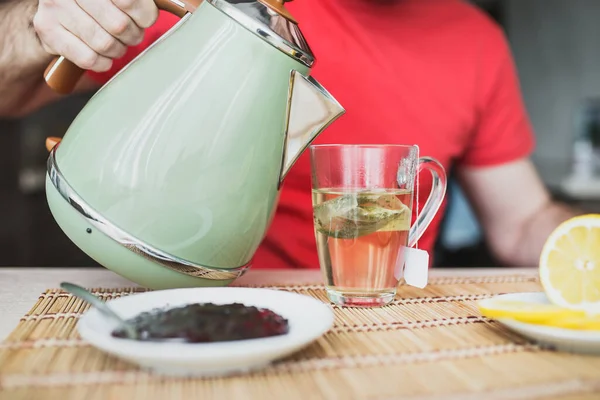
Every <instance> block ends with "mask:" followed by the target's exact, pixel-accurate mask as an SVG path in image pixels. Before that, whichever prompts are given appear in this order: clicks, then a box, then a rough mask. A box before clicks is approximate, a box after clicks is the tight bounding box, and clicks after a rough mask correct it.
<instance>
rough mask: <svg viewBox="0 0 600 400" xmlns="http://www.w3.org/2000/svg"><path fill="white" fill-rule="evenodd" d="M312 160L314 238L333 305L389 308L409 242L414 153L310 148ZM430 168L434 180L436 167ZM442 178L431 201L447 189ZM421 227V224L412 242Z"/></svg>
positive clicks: (407, 149) (401, 148)
mask: <svg viewBox="0 0 600 400" xmlns="http://www.w3.org/2000/svg"><path fill="white" fill-rule="evenodd" d="M311 156H312V158H311V160H312V166H313V190H312V201H313V218H314V230H315V238H316V242H317V251H318V255H319V263H320V265H321V270H322V272H323V274H324V278H325V284H326V287H327V293H328V296H329V298H330V300H331V301H332V302H334V303H336V304H344V305H358V306H371V305H384V304H387V303H389V302H390V301H391V300H393V298H394V296H395V294H396V287H397V285H398V281H399V276H400V272H401V268H402V266H403V260H404V257H403V254H404V250H405V249H406V247H407V246H408V245H409V242H410V241H411V239H410V235H411V212H412V202H413V181H414V176H415V175H416V170H417V166H418V164H419V163H418V160H417V157H416V149H411V148H410V147H409V146H313V147H312V148H311ZM435 167H436V170H435V175H436V176H437V175H439V172H440V170H439V167H441V165H439V164H436V165H435ZM441 173H442V178H439V179H437V181H436V180H434V188H433V190H432V193H433V192H434V191H435V194H437V195H438V196H436V197H435V198H434V200H436V201H438V199H437V197H439V191H440V190H442V191H445V175H443V169H442V170H441ZM442 182H443V185H442V184H441V183H442ZM326 184H330V185H327V186H325V185H326ZM442 198H443V193H442ZM439 202H440V203H441V200H439ZM429 203H430V204H429V208H430V209H431V207H432V206H434V204H433V203H431V202H429ZM437 207H439V204H438V205H437ZM437 207H435V208H436V210H437ZM424 211H425V212H426V213H427V214H431V211H429V212H428V211H427V209H426V210H424ZM433 214H435V212H433ZM425 217H426V219H427V218H429V217H428V215H425ZM430 220H431V219H430V218H429V221H430ZM424 222H426V224H428V223H429V222H427V221H424ZM421 228H422V229H421ZM424 229H425V227H419V230H420V233H419V232H414V233H413V237H414V234H415V233H418V234H419V236H420V234H421V233H422V232H423V231H424ZM413 241H414V239H413Z"/></svg>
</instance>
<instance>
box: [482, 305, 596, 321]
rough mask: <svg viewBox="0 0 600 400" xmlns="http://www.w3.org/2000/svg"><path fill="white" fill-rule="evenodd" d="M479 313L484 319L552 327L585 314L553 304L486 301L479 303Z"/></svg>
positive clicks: (580, 317) (577, 318) (578, 318)
mask: <svg viewBox="0 0 600 400" xmlns="http://www.w3.org/2000/svg"><path fill="white" fill-rule="evenodd" d="M479 311H480V312H481V314H482V315H483V316H485V317H488V318H492V319H498V318H510V319H514V320H517V321H521V322H527V323H532V324H545V325H553V323H552V321H557V320H573V321H575V320H580V319H582V318H585V312H583V311H578V310H571V309H568V308H563V307H559V306H556V305H554V304H541V303H531V302H526V301H517V300H501V299H488V300H485V301H482V302H480V303H479Z"/></svg>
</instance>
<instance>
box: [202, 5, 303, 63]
mask: <svg viewBox="0 0 600 400" xmlns="http://www.w3.org/2000/svg"><path fill="white" fill-rule="evenodd" d="M207 1H208V2H209V3H210V4H212V5H213V6H215V7H216V8H217V9H219V10H220V11H222V12H224V13H225V14H227V15H228V16H229V17H231V18H233V19H234V20H235V21H237V22H238V23H239V24H240V25H242V26H243V27H245V28H246V29H248V30H249V31H251V32H252V33H254V34H255V35H256V36H258V37H260V38H261V39H263V40H265V41H266V42H268V43H269V44H271V45H272V46H274V47H276V48H277V49H279V50H281V51H282V52H284V53H285V54H287V55H288V56H290V57H292V58H294V59H295V60H297V61H298V62H300V63H302V64H304V65H305V66H307V67H309V68H310V67H312V65H313V63H314V61H315V56H314V55H313V53H312V51H311V50H310V47H309V46H308V43H306V39H305V38H304V35H302V32H301V31H300V28H299V27H298V22H297V21H296V19H295V18H294V17H293V16H292V15H291V14H290V12H289V11H288V10H287V9H286V8H285V6H284V3H286V2H288V1H292V0H207Z"/></svg>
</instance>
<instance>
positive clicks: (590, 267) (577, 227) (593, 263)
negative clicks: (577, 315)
mask: <svg viewBox="0 0 600 400" xmlns="http://www.w3.org/2000/svg"><path fill="white" fill-rule="evenodd" d="M539 273H540V280H541V283H542V286H543V288H544V291H545V292H546V296H547V297H548V299H549V300H550V301H551V302H552V303H553V304H555V305H558V306H561V307H566V308H570V309H573V310H583V311H586V312H587V313H589V314H600V215H598V214H591V215H583V216H579V217H574V218H571V219H569V220H567V221H565V222H563V223H562V224H560V225H559V226H558V227H557V228H556V229H555V230H554V232H552V233H551V234H550V236H549V237H548V239H547V240H546V243H545V244H544V248H543V250H542V254H541V256H540V265H539Z"/></svg>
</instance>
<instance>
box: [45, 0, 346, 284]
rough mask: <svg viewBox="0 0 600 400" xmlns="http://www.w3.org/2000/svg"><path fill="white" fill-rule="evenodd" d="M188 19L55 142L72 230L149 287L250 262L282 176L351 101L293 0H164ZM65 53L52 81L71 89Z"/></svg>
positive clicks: (62, 212) (51, 162)
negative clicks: (322, 66) (339, 90)
mask: <svg viewBox="0 0 600 400" xmlns="http://www.w3.org/2000/svg"><path fill="white" fill-rule="evenodd" d="M157 4H158V6H159V8H161V9H163V10H167V11H170V12H172V13H174V14H176V15H178V16H180V17H182V18H181V20H180V22H178V23H177V24H176V25H175V26H174V27H173V28H172V29H171V30H169V32H167V33H166V34H165V35H163V37H161V38H160V39H159V40H158V41H157V42H155V43H154V44H153V45H152V46H151V47H150V48H148V49H147V50H146V51H144V52H143V53H142V54H141V55H140V56H138V57H137V58H136V59H135V60H133V61H132V62H131V63H130V64H129V65H127V67H125V68H124V69H123V70H122V71H120V72H119V73H118V74H117V75H115V76H114V77H113V78H112V79H111V80H110V81H109V82H108V83H107V84H106V85H104V86H103V87H102V88H101V89H100V90H99V91H98V92H97V93H95V94H94V96H93V97H92V98H91V99H90V100H89V102H88V103H87V104H86V105H85V107H84V108H83V109H82V110H81V112H80V113H79V114H78V115H77V117H76V118H75V120H74V121H73V123H72V124H71V126H70V127H69V129H68V130H67V132H66V134H65V135H64V137H63V138H62V140H60V142H59V143H58V144H56V145H54V146H52V147H51V149H50V154H49V157H48V162H47V168H48V171H47V180H46V195H47V199H48V204H49V207H50V210H51V212H52V215H53V217H54V219H55V220H56V222H57V223H58V225H59V226H60V227H61V229H62V230H63V231H64V233H65V234H66V235H67V236H68V237H69V238H70V240H71V241H73V242H74V243H75V244H76V245H77V246H78V247H79V248H80V249H81V250H82V251H84V252H85V253H87V254H88V255H89V256H90V257H91V258H93V259H94V260H96V261H97V262H98V263H99V264H101V265H103V266H104V267H106V268H108V269H110V270H112V271H114V272H115V273H117V274H119V275H122V276H123V277H125V278H127V279H129V280H131V281H133V282H136V283H138V284H140V285H142V286H145V287H148V288H152V289H165V288H177V287H193V286H224V285H228V284H230V283H231V282H233V281H234V280H235V279H236V278H238V277H239V276H241V275H242V274H243V273H244V272H245V271H247V270H248V268H250V266H251V262H252V258H253V255H254V254H255V252H256V250H257V248H258V246H259V245H260V243H261V241H262V239H263V237H264V235H265V233H266V231H267V229H268V227H269V225H270V223H271V220H272V218H273V215H274V212H275V209H276V207H277V200H278V194H279V191H280V189H281V185H282V181H283V179H284V178H285V176H286V174H287V172H288V171H289V169H290V168H291V167H292V166H293V165H294V163H295V161H296V160H297V159H298V157H299V155H300V154H301V153H302V152H303V151H304V150H305V149H306V148H307V147H308V145H309V144H310V143H311V142H312V141H313V140H314V139H315V137H316V136H317V135H319V134H320V133H321V132H322V131H323V130H324V129H325V128H326V127H327V126H328V125H329V124H331V123H332V122H333V121H334V120H336V119H337V118H338V117H339V116H341V115H342V114H343V113H344V109H343V108H342V106H341V105H340V104H339V103H338V102H337V101H336V100H335V99H334V98H333V97H332V96H331V94H329V93H328V92H327V90H325V88H323V87H322V86H321V85H320V84H319V83H318V82H317V81H316V80H315V79H313V78H312V77H311V76H310V75H309V73H310V69H311V66H312V65H313V63H314V59H315V58H314V55H313V54H312V52H311V50H310V48H309V46H308V44H307V43H306V40H305V39H304V37H303V35H302V33H301V31H300V29H299V27H298V24H297V22H296V21H295V20H294V18H293V16H291V15H290V13H289V12H288V11H287V10H286V9H285V7H284V5H283V0H257V1H254V0H204V1H202V0H195V3H193V2H191V1H189V0H161V1H160V2H158V1H157ZM82 73H83V71H82V70H80V69H79V68H78V67H77V66H75V65H74V64H73V63H71V62H70V61H68V60H65V59H64V58H63V57H59V58H57V59H55V60H54V61H53V62H52V64H51V65H49V67H48V69H47V70H46V74H45V77H46V82H47V83H48V84H49V85H50V86H51V87H52V88H54V89H55V90H56V91H59V92H68V91H69V90H71V89H72V88H73V87H74V85H75V83H76V82H77V80H78V79H79V77H80V76H81V74H82Z"/></svg>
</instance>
